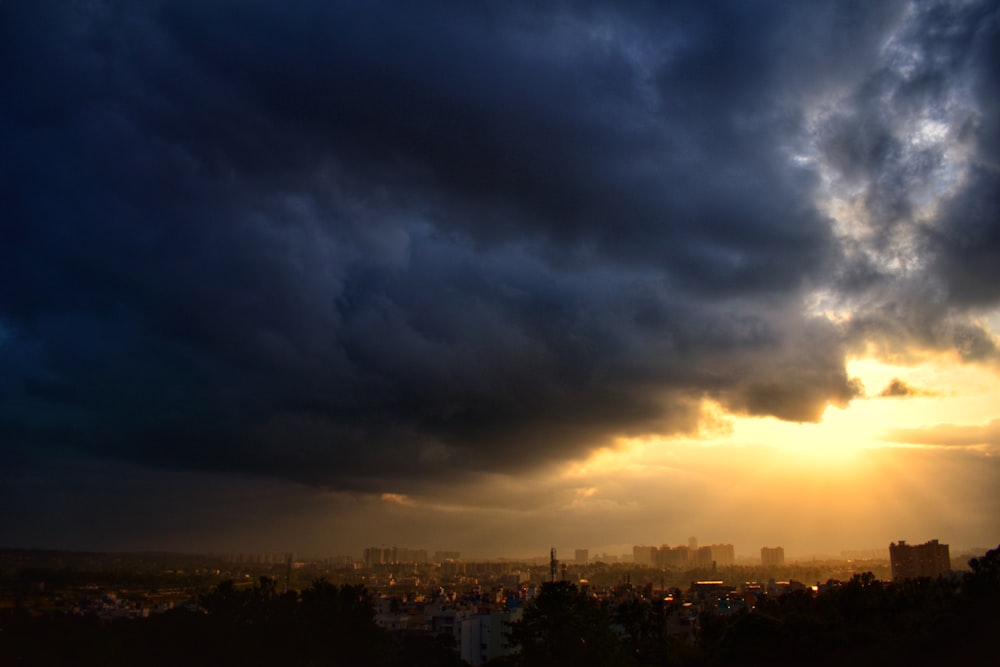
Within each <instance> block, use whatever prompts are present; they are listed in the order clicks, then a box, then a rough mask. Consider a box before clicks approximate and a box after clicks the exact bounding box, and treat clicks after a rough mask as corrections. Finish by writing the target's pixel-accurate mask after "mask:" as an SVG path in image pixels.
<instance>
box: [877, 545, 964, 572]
mask: <svg viewBox="0 0 1000 667" xmlns="http://www.w3.org/2000/svg"><path fill="white" fill-rule="evenodd" d="M889 561H890V563H892V578H893V579H916V578H918V577H939V576H942V575H945V574H948V572H949V571H950V570H951V556H950V554H949V552H948V545H947V544H939V543H938V541H937V540H931V541H930V542H925V543H924V544H907V543H906V541H905V540H900V541H899V544H896V543H895V542H893V543H891V544H890V545H889Z"/></svg>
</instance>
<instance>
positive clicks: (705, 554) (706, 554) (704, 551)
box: [690, 547, 712, 568]
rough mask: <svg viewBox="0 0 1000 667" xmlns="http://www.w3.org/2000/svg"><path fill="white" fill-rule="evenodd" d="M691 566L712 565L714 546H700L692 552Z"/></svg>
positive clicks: (704, 566) (702, 566) (706, 566)
mask: <svg viewBox="0 0 1000 667" xmlns="http://www.w3.org/2000/svg"><path fill="white" fill-rule="evenodd" d="M690 556H691V567H700V568H708V567H712V547H698V548H697V549H693V550H691V552H690Z"/></svg>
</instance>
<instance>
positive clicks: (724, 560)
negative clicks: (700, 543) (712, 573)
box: [709, 544, 736, 567]
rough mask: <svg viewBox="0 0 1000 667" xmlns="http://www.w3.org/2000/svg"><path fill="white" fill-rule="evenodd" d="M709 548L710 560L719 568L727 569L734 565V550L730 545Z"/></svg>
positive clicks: (714, 545) (716, 545)
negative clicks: (710, 552) (710, 551)
mask: <svg viewBox="0 0 1000 667" xmlns="http://www.w3.org/2000/svg"><path fill="white" fill-rule="evenodd" d="M709 548H710V549H711V550H712V560H713V561H715V564H716V565H718V566H719V567H727V566H729V565H734V564H735V563H736V550H735V549H734V548H733V545H732V544H713V545H712V546H711V547H709Z"/></svg>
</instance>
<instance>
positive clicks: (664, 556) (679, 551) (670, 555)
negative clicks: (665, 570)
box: [659, 545, 691, 570]
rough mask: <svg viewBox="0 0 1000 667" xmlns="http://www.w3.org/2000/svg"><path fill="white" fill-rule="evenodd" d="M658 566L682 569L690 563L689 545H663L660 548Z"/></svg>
mask: <svg viewBox="0 0 1000 667" xmlns="http://www.w3.org/2000/svg"><path fill="white" fill-rule="evenodd" d="M659 557H660V562H659V565H660V567H669V568H672V569H676V570H679V569H682V568H686V567H689V566H690V565H691V549H690V548H689V547H668V546H667V545H663V547H661V548H660V553H659Z"/></svg>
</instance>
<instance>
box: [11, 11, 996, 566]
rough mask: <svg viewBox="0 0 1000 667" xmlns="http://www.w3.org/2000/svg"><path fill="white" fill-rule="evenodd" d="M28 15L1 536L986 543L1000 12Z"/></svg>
mask: <svg viewBox="0 0 1000 667" xmlns="http://www.w3.org/2000/svg"><path fill="white" fill-rule="evenodd" d="M0 26H2V27H0V30H2V32H3V34H4V39H0V55H2V56H3V57H2V58H0V62H2V63H3V65H2V67H3V68H4V72H5V74H6V76H5V77H4V78H3V83H2V84H0V91H2V92H0V94H2V96H3V100H4V101H5V104H4V105H3V111H0V145H3V146H4V150H3V151H2V154H0V183H2V184H3V185H2V186H0V189H2V191H3V197H0V220H2V222H0V503H2V504H3V506H4V507H5V511H4V512H3V513H0V547H10V548H43V549H49V548H51V549H74V550H96V551H113V550H170V551H178V552H209V551H213V552H217V553H218V552H230V551H231V552H253V551H258V552H266V551H283V550H288V551H294V552H296V553H309V554H337V553H349V552H351V550H354V549H360V548H364V547H365V545H378V544H382V543H384V542H385V540H386V537H387V536H391V537H392V538H393V539H394V540H396V541H397V543H398V544H400V545H408V546H409V547H410V548H422V547H423V546H427V547H429V548H439V549H448V550H457V551H460V552H462V553H463V554H469V555H470V556H477V557H491V556H493V555H499V554H511V555H512V556H514V557H516V556H518V555H519V554H527V553H534V552H536V551H537V550H538V549H542V550H547V549H548V548H549V547H550V546H553V545H554V546H556V547H557V548H559V549H560V550H563V549H566V550H570V551H567V552H566V553H567V554H572V551H571V550H573V549H575V548H584V547H586V548H588V549H589V550H590V552H591V553H597V552H602V551H608V552H610V550H611V549H614V548H620V547H622V546H628V548H629V549H630V548H631V545H636V544H642V543H643V540H649V539H650V538H652V537H654V536H657V535H667V536H675V537H673V539H676V540H686V539H687V536H692V535H697V536H698V537H699V539H700V540H702V541H703V543H704V544H713V543H731V544H735V545H737V549H738V550H740V549H744V550H746V552H748V553H750V554H753V553H754V552H755V550H757V549H759V548H760V547H761V546H765V545H766V546H774V545H781V546H782V547H783V548H784V550H785V553H786V554H788V557H793V556H795V555H798V554H837V553H839V552H840V551H841V550H851V549H870V548H881V547H878V545H882V544H888V543H889V542H891V541H896V540H900V539H905V540H906V541H908V542H910V543H923V542H926V541H928V540H931V539H939V540H940V541H941V542H942V543H946V544H951V545H953V548H963V547H968V548H973V547H990V546H991V545H993V546H995V545H996V544H997V543H998V542H1000V494H997V492H996V490H997V489H998V488H1000V166H998V165H1000V8H998V7H997V5H996V3H994V2H987V1H985V0H973V1H970V2H964V3H951V2H943V1H942V2H912V1H910V2H907V1H903V0H899V1H896V0H890V1H888V2H879V3H861V4H854V5H848V4H845V3H841V2H836V1H830V2H822V1H821V2H815V3H792V4H789V3H785V2H771V1H765V2H761V3H754V4H753V5H746V4H744V3H736V2H734V3H717V4H716V3H711V4H705V3H669V4H668V5H666V6H661V5H659V4H656V3H649V4H628V5H627V6H621V5H620V3H604V2H595V3H586V4H580V5H577V4H563V3H555V4H542V5H539V4H537V3H516V2H514V3H496V4H489V5H486V6H483V5H479V4H470V5H452V4H450V3H431V4H429V5H425V4H421V5H420V6H415V5H411V4H409V3H401V2H395V1H393V0H386V1H384V2H378V1H376V2H371V3H367V2H366V3H340V2H333V3H329V2H318V1H317V2H312V1H306V2H302V3H298V4H297V5H296V6H295V8H289V7H288V6H287V5H286V4H284V3H279V2H276V1H274V0H260V1H258V2H252V3H246V2H237V1H235V0H233V1H230V0H223V1H222V2H217V3H201V2H194V1H186V0H181V1H178V2H166V1H162V2H161V1H159V0H156V1H154V2H149V3H132V4H127V3H114V2H112V3H101V2H96V3H84V4H79V5H72V6H68V5H66V4H65V3H60V2H55V1H54V0H51V1H50V0H43V1H41V2H31V3H6V4H5V5H3V7H2V8H0ZM678 544H681V542H679V541H678ZM619 553H626V551H620V552H619ZM738 553H741V552H739V551H738Z"/></svg>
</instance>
